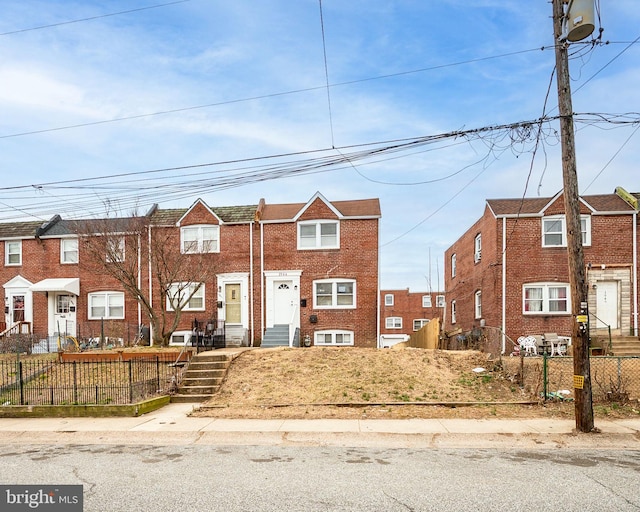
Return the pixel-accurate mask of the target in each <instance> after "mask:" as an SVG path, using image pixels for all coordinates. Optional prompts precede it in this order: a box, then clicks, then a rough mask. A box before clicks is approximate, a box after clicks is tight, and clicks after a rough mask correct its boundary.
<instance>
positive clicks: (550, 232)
mask: <svg viewBox="0 0 640 512" xmlns="http://www.w3.org/2000/svg"><path fill="white" fill-rule="evenodd" d="M580 234H581V237H582V245H587V246H589V245H591V215H581V216H580ZM566 245H567V223H566V217H565V216H564V215H549V216H548V217H543V218H542V247H566Z"/></svg>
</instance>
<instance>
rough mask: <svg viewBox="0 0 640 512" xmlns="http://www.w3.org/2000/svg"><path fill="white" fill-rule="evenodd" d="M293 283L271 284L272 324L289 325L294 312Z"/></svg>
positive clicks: (278, 282) (289, 281)
mask: <svg viewBox="0 0 640 512" xmlns="http://www.w3.org/2000/svg"><path fill="white" fill-rule="evenodd" d="M293 286H294V285H293V281H291V280H287V281H284V280H283V281H274V282H273V306H274V317H273V323H274V324H290V323H291V322H292V318H293V313H294V312H295V307H296V303H295V297H296V295H295V294H294V289H293Z"/></svg>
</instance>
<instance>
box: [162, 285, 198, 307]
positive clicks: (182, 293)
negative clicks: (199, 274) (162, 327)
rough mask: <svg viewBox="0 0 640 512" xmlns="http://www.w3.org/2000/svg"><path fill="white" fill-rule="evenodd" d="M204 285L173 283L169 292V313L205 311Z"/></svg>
mask: <svg viewBox="0 0 640 512" xmlns="http://www.w3.org/2000/svg"><path fill="white" fill-rule="evenodd" d="M204 297H205V295H204V283H173V284H172V285H171V286H170V287H169V290H168V292H167V311H175V310H176V309H181V310H182V311H204V309H205V308H204V305H205V304H204Z"/></svg>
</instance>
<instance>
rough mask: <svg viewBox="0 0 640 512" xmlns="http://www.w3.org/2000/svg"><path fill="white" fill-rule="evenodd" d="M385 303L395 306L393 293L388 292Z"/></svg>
mask: <svg viewBox="0 0 640 512" xmlns="http://www.w3.org/2000/svg"><path fill="white" fill-rule="evenodd" d="M384 305H385V306H393V293H387V294H385V296H384Z"/></svg>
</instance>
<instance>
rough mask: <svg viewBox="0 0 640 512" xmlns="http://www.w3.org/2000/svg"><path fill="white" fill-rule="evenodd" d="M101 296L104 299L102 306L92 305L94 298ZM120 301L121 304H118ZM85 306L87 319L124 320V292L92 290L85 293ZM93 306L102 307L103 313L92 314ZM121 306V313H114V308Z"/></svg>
mask: <svg viewBox="0 0 640 512" xmlns="http://www.w3.org/2000/svg"><path fill="white" fill-rule="evenodd" d="M98 298H102V299H103V300H104V305H103V306H100V305H98V306H94V300H95V299H98ZM118 302H120V303H121V304H118ZM87 307H88V318H89V320H100V319H105V320H124V317H125V297H124V292H115V291H105V292H92V293H89V294H88V295H87ZM95 307H103V308H104V315H96V314H94V308H95ZM116 308H122V314H116V313H115V311H114V310H115V309H116Z"/></svg>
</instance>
